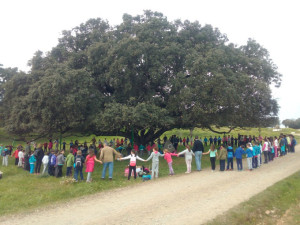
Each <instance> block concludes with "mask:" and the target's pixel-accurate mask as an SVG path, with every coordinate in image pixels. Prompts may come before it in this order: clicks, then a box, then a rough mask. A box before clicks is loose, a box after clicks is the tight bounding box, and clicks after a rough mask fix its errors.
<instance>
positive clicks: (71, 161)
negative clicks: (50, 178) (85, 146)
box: [66, 150, 74, 177]
mask: <svg viewBox="0 0 300 225" xmlns="http://www.w3.org/2000/svg"><path fill="white" fill-rule="evenodd" d="M66 164H67V174H66V176H67V177H70V176H72V167H73V165H74V155H73V151H72V150H70V153H69V154H68V155H67V158H66Z"/></svg>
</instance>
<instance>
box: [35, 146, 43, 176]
mask: <svg viewBox="0 0 300 225" xmlns="http://www.w3.org/2000/svg"><path fill="white" fill-rule="evenodd" d="M35 157H36V167H35V173H36V174H40V172H41V166H42V161H43V157H44V151H43V145H42V144H39V145H38V148H37V149H36V150H35Z"/></svg>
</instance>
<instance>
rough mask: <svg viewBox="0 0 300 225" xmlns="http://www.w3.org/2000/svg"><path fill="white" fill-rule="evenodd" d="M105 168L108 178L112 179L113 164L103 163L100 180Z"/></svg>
mask: <svg viewBox="0 0 300 225" xmlns="http://www.w3.org/2000/svg"><path fill="white" fill-rule="evenodd" d="M107 167H108V178H112V174H113V170H114V162H105V163H103V170H102V178H105V174H106V169H107Z"/></svg>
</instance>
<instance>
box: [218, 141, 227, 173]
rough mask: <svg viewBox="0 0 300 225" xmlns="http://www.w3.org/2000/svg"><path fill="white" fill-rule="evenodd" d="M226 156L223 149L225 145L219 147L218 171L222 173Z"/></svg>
mask: <svg viewBox="0 0 300 225" xmlns="http://www.w3.org/2000/svg"><path fill="white" fill-rule="evenodd" d="M226 156H227V151H226V149H225V145H224V144H223V145H221V147H220V154H219V157H218V158H219V160H220V171H224V170H225V160H226Z"/></svg>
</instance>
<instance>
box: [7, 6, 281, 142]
mask: <svg viewBox="0 0 300 225" xmlns="http://www.w3.org/2000/svg"><path fill="white" fill-rule="evenodd" d="M29 65H30V66H31V71H30V72H29V73H27V74H23V73H22V74H17V75H15V76H13V77H12V78H11V79H10V80H9V81H8V82H7V83H6V84H5V90H6V92H5V95H4V98H3V101H2V102H3V104H4V105H5V107H6V109H7V112H9V113H4V114H3V118H4V121H5V127H6V128H7V129H8V130H9V131H10V132H13V133H18V134H24V133H28V132H35V133H42V134H47V133H49V132H50V133H51V132H57V131H58V132H62V133H64V132H67V131H76V132H84V133H86V132H88V133H94V134H98V135H104V134H105V135H122V136H125V137H129V138H130V137H131V136H132V135H134V138H135V141H137V142H139V143H146V142H149V141H150V140H153V139H155V138H157V137H159V136H160V135H161V134H163V133H164V132H165V131H167V130H169V129H173V128H192V127H203V128H208V129H212V126H217V127H219V126H228V127H230V128H234V127H243V126H248V127H254V126H266V125H268V124H270V123H273V122H274V121H277V120H278V118H277V113H278V104H277V102H276V100H275V99H273V98H272V94H271V90H270V85H276V86H279V85H280V81H281V75H280V74H279V73H278V72H277V67H276V65H275V64H274V63H273V62H272V60H271V59H270V57H269V54H268V51H267V50H266V49H265V48H263V47H262V46H261V45H259V44H258V43H257V42H256V41H255V40H251V39H249V40H248V42H247V44H246V45H244V46H239V47H238V46H236V45H234V44H232V43H230V42H229V41H228V38H227V36H226V35H224V34H222V33H221V32H220V31H219V30H218V29H217V28H213V27H212V26H211V25H205V26H201V24H200V23H199V22H198V21H195V22H190V21H188V20H186V21H180V20H176V21H172V22H170V21H168V20H167V18H166V17H165V16H164V15H163V14H161V13H158V12H152V11H145V12H144V14H143V15H138V16H131V15H128V14H124V16H123V22H122V23H121V24H119V25H117V26H115V27H112V26H110V25H109V24H108V22H107V21H104V20H102V19H100V18H98V19H90V20H88V21H87V22H86V23H83V24H81V25H80V26H78V27H75V28H74V29H72V30H70V31H63V35H62V37H61V38H60V39H59V43H58V45H57V46H55V47H54V48H53V49H52V50H51V51H50V52H48V53H46V54H44V53H43V52H40V51H37V52H36V54H35V55H34V56H33V58H32V59H31V60H30V61H29Z"/></svg>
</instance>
